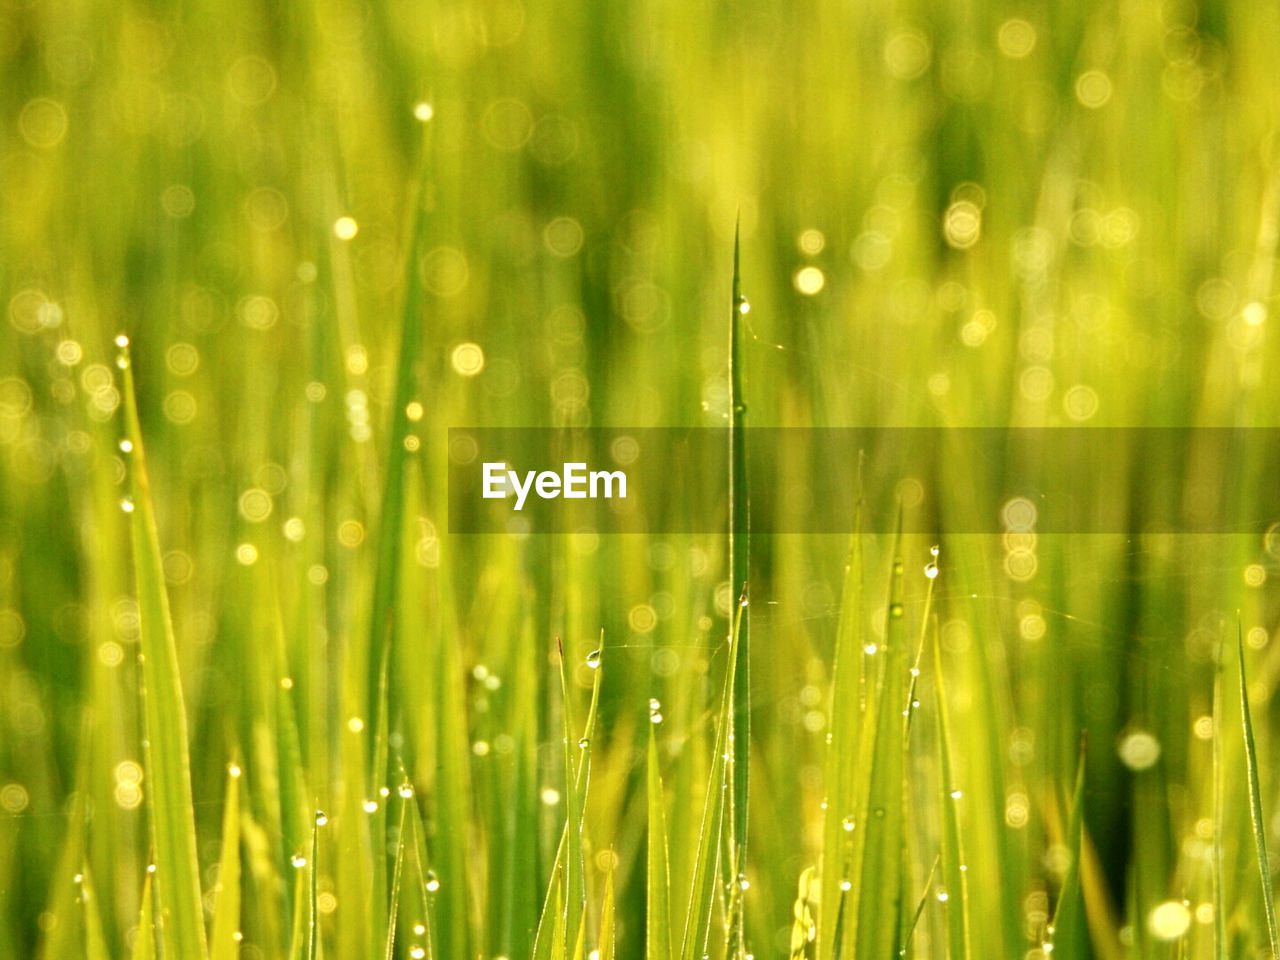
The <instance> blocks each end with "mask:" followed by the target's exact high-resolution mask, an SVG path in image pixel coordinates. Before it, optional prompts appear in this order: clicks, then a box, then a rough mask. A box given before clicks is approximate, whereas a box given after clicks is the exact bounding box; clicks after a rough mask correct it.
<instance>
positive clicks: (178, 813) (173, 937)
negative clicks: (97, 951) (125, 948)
mask: <svg viewBox="0 0 1280 960" xmlns="http://www.w3.org/2000/svg"><path fill="white" fill-rule="evenodd" d="M119 345H120V356H119V359H120V364H121V366H122V367H123V369H124V414H125V432H126V434H127V437H128V440H129V442H130V444H131V445H132V449H131V452H130V464H129V478H130V488H131V491H132V494H131V499H130V500H128V501H126V503H127V505H128V506H127V509H128V510H129V511H130V512H131V514H132V516H131V523H130V525H129V526H130V530H131V533H132V541H133V567H134V576H135V581H136V590H137V602H138V621H139V623H138V626H139V635H140V644H141V653H142V684H143V692H142V699H143V707H144V715H145V718H146V732H147V740H146V750H145V756H146V769H147V782H148V783H149V784H150V786H151V788H150V790H149V791H148V792H147V810H148V813H149V816H150V823H151V833H152V838H153V843H154V848H155V865H156V877H155V885H156V897H157V901H158V907H159V911H158V912H159V916H158V917H157V920H158V922H159V924H160V929H161V930H162V931H163V936H164V941H165V944H166V948H167V949H166V952H168V953H172V954H173V955H175V956H180V957H183V958H184V960H187V958H190V960H203V958H205V957H207V956H208V946H207V941H206V939H205V930H204V912H203V909H202V906H201V899H200V861H199V858H198V856H197V853H196V830H195V820H194V818H193V816H192V809H193V808H192V796H191V764H190V760H189V757H188V747H187V714H186V708H185V706H184V704H183V693H182V678H181V677H180V676H179V674H178V654H177V648H176V645H175V641H174V635H173V622H172V620H171V618H170V615H169V597H168V594H167V592H166V590H165V583H164V570H163V567H162V564H161V553H160V536H159V533H158V531H157V528H156V515H155V506H154V504H153V502H152V496H151V485H150V482H149V480H148V478H147V467H146V458H145V456H144V453H143V443H142V426H141V424H140V423H139V421H138V401H137V396H136V393H135V390H134V382H133V368H132V366H131V365H130V362H129V350H128V342H127V341H124V340H123V339H122V340H121V341H120V342H119Z"/></svg>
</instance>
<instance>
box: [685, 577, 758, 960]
mask: <svg viewBox="0 0 1280 960" xmlns="http://www.w3.org/2000/svg"><path fill="white" fill-rule="evenodd" d="M746 608H747V596H746V594H745V593H744V594H743V595H742V597H741V598H740V599H739V601H738V612H737V616H736V617H735V618H734V629H733V635H732V638H731V644H730V647H731V649H730V650H729V656H728V658H727V659H728V665H727V666H726V667H725V674H724V689H723V691H722V692H721V695H720V717H719V723H718V724H717V726H716V739H715V752H714V753H713V754H712V757H711V771H710V775H709V776H708V778H707V792H706V799H705V801H704V804H703V808H702V824H701V826H700V827H699V830H698V847H697V853H696V854H695V855H694V862H693V879H692V882H691V884H690V889H689V912H688V914H687V915H686V917H685V925H684V937H683V939H682V941H681V945H680V958H681V960H702V957H703V956H704V955H705V954H706V952H707V941H708V939H709V937H710V935H711V914H712V910H713V908H714V906H715V895H716V887H715V883H714V882H713V878H714V877H715V876H716V874H717V872H718V871H719V863H718V861H719V856H720V845H721V837H722V832H723V830H724V807H725V793H726V791H727V790H728V788H729V783H728V779H727V776H726V769H725V767H726V758H727V756H728V750H729V746H728V743H727V740H728V733H729V725H730V724H731V723H732V722H733V721H732V717H733V713H732V711H733V689H734V687H733V684H734V674H735V672H736V670H737V663H738V658H737V656H735V654H736V650H734V649H732V648H733V647H736V646H737V644H738V639H739V635H738V631H739V629H740V628H741V626H742V621H743V614H744V612H745V610H746Z"/></svg>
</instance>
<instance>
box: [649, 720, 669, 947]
mask: <svg viewBox="0 0 1280 960" xmlns="http://www.w3.org/2000/svg"><path fill="white" fill-rule="evenodd" d="M653 728H654V724H652V723H651V724H649V775H648V801H649V841H648V876H647V880H646V884H645V895H646V896H645V899H646V906H647V911H646V912H647V922H646V925H645V960H671V880H670V867H669V859H668V854H667V815H666V795H665V792H664V790H663V787H662V769H661V767H660V765H659V762H658V738H657V734H656V733H655V732H654V729H653Z"/></svg>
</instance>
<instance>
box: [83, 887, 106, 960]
mask: <svg viewBox="0 0 1280 960" xmlns="http://www.w3.org/2000/svg"><path fill="white" fill-rule="evenodd" d="M80 904H81V906H82V907H83V908H84V956H85V960H111V950H110V948H109V947H108V946H107V933H106V930H105V928H104V927H103V924H102V910H101V908H100V907H99V906H98V891H97V889H96V888H95V887H94V885H93V875H92V874H91V873H90V872H89V864H88V863H86V864H85V865H84V866H83V868H82V872H81V874H80Z"/></svg>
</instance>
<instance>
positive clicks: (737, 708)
mask: <svg viewBox="0 0 1280 960" xmlns="http://www.w3.org/2000/svg"><path fill="white" fill-rule="evenodd" d="M741 239H742V224H741V219H740V218H739V222H738V224H737V225H736V226H735V228H734V234H733V299H732V310H731V316H730V323H729V411H730V415H729V585H730V589H731V590H733V591H735V592H736V591H740V592H742V593H743V594H744V595H745V594H746V592H747V581H748V579H749V577H750V562H751V549H750V536H751V505H750V496H749V491H748V489H747V435H746V432H745V430H744V426H745V418H746V413H747V403H746V397H745V395H744V393H743V389H742V357H741V343H742V331H741V323H742V318H743V316H744V314H745V312H746V309H747V301H746V300H745V299H744V298H743V296H742V274H741V269H740V259H741V249H742V243H741ZM739 619H740V621H741V623H739V624H736V625H735V626H734V633H735V634H736V636H735V638H734V643H733V649H732V651H731V653H732V655H733V658H734V660H735V661H736V665H735V670H736V673H737V678H736V680H735V682H734V686H733V689H732V694H733V721H732V725H731V727H730V738H729V744H730V748H731V759H730V764H731V767H732V772H733V776H732V780H733V789H732V793H731V796H730V803H731V804H732V810H733V816H732V821H731V824H730V826H731V833H730V840H731V844H730V853H731V855H732V858H733V860H732V862H731V863H730V864H729V865H728V866H729V867H730V868H731V869H732V871H733V875H732V876H731V877H730V878H729V879H730V880H732V881H735V889H736V890H738V893H735V895H734V901H735V903H737V904H738V908H739V911H740V910H741V887H740V885H738V884H736V881H737V880H738V879H739V878H740V876H741V875H742V873H743V871H744V870H745V867H746V862H745V861H746V849H747V795H748V788H749V785H750V779H751V776H750V774H751V610H750V608H749V607H740V608H739ZM733 922H734V923H735V924H736V925H737V931H736V937H735V938H734V939H735V943H734V948H735V949H736V950H737V952H738V953H741V952H742V951H743V943H742V922H743V921H742V917H741V916H740V915H739V916H737V917H736V918H734V919H733Z"/></svg>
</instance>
